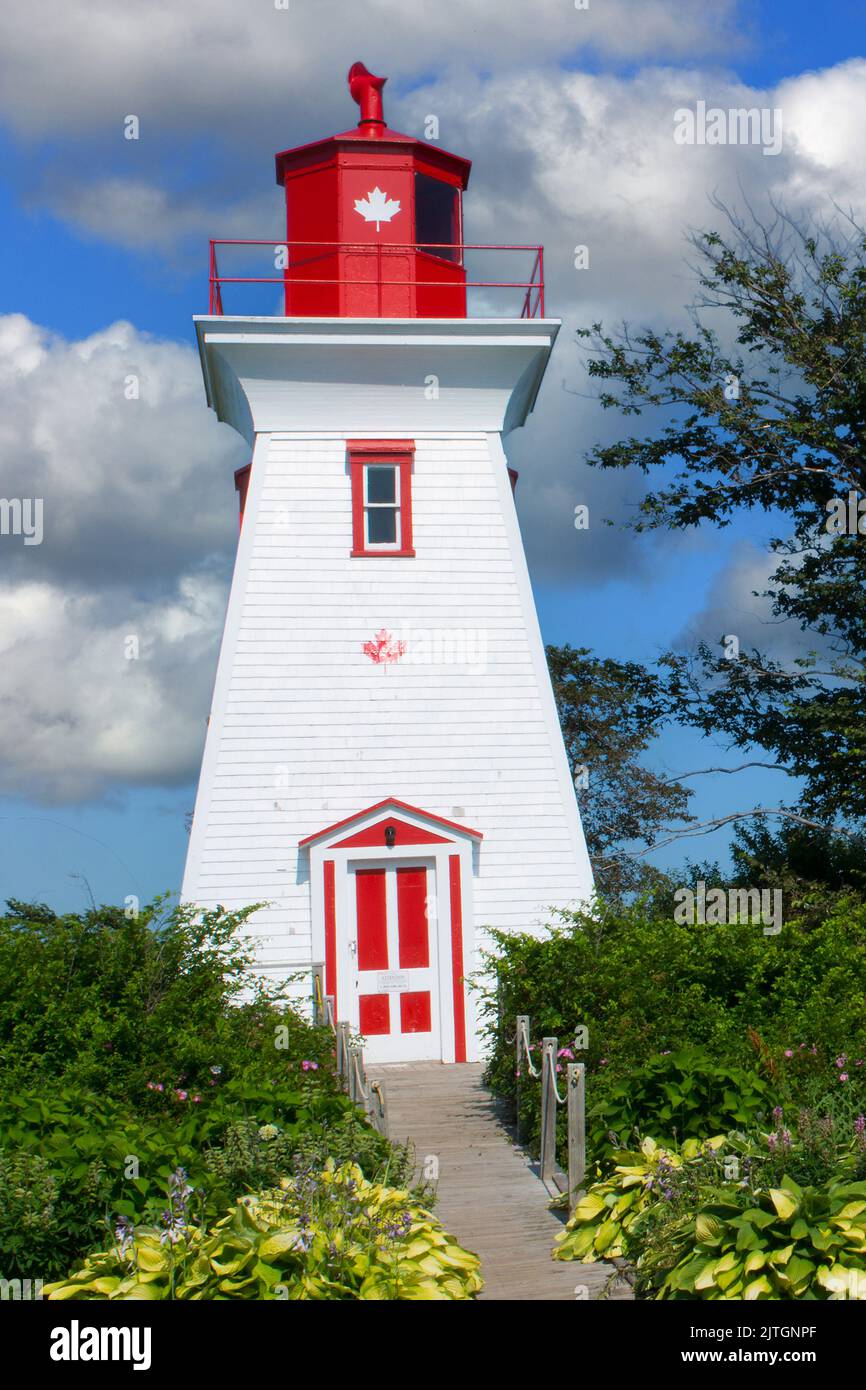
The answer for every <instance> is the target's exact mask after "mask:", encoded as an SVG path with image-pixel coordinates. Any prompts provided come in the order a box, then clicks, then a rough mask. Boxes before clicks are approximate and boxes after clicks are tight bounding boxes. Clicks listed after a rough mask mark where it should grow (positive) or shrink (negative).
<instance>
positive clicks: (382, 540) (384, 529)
mask: <svg viewBox="0 0 866 1390" xmlns="http://www.w3.org/2000/svg"><path fill="white" fill-rule="evenodd" d="M396 539H397V508H396V507H371V508H370V510H369V511H368V512H367V544H368V545H393V544H394V542H395V541H396Z"/></svg>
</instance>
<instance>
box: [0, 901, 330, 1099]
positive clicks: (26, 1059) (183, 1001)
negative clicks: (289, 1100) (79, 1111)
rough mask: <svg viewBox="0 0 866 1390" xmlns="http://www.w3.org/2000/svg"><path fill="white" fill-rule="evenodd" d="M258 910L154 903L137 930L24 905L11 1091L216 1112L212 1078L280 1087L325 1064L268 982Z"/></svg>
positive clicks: (322, 1048)
mask: <svg viewBox="0 0 866 1390" xmlns="http://www.w3.org/2000/svg"><path fill="white" fill-rule="evenodd" d="M252 910H253V909H252V908H248V909H244V910H243V911H240V912H226V911H225V910H224V909H222V908H216V909H214V910H213V911H210V912H197V911H195V910H194V909H192V908H191V907H188V906H184V907H175V908H173V909H171V910H169V909H167V908H166V906H165V904H164V903H162V902H157V903H154V904H151V905H149V906H147V907H144V908H143V909H142V910H141V912H140V913H139V914H138V915H137V916H131V917H127V916H126V915H125V914H124V912H123V911H122V910H121V909H119V908H112V907H101V908H98V909H93V910H92V911H90V912H87V913H85V914H83V915H72V914H69V915H66V916H55V915H54V914H52V913H50V911H49V910H48V909H46V908H44V907H40V906H38V905H37V906H36V907H30V906H27V905H24V904H21V903H13V904H12V905H11V911H10V913H9V915H7V916H6V917H3V918H0V1081H2V1082H3V1084H4V1087H6V1088H8V1087H13V1086H20V1087H27V1086H35V1085H38V1084H39V1083H40V1082H42V1081H43V1080H51V1081H60V1080H63V1079H67V1080H68V1081H70V1082H72V1083H74V1084H75V1085H77V1086H83V1087H85V1088H86V1089H92V1090H94V1091H97V1092H99V1094H100V1095H110V1096H116V1097H118V1098H126V1097H135V1098H136V1103H137V1098H138V1097H142V1098H144V1093H145V1089H146V1087H147V1083H148V1081H150V1082H152V1083H159V1084H162V1085H164V1086H165V1088H166V1090H168V1091H172V1092H174V1091H175V1090H179V1091H181V1092H186V1093H187V1094H188V1095H189V1096H192V1095H194V1094H200V1095H201V1096H202V1098H203V1100H202V1103H204V1104H206V1103H207V1101H208V1097H209V1093H210V1092H211V1091H212V1090H213V1089H214V1085H215V1083H214V1071H213V1069H214V1068H217V1069H218V1074H219V1075H221V1076H222V1077H224V1078H225V1079H232V1078H249V1077H255V1078H256V1079H257V1080H259V1081H264V1080H268V1081H270V1080H271V1079H275V1080H276V1079H284V1077H285V1070H286V1064H287V1062H290V1061H292V1060H293V1059H300V1058H302V1057H303V1058H309V1059H311V1060H314V1061H317V1062H324V1061H325V1058H326V1057H327V1055H328V1042H327V1039H325V1038H324V1036H323V1034H322V1032H321V1030H314V1029H311V1028H310V1027H309V1026H308V1025H307V1024H305V1023H304V1021H303V1020H302V1019H301V1018H300V1017H299V1016H298V1015H297V1014H296V1013H295V1011H293V1010H291V1009H289V1008H288V1007H287V1006H286V1005H285V1004H284V1003H283V1002H282V1001H281V1000H280V998H279V991H274V990H270V989H268V988H266V987H265V986H264V985H263V984H262V983H261V982H260V981H258V982H257V979H256V976H255V971H254V961H253V956H252V946H251V944H250V943H249V941H248V940H247V939H246V938H245V937H244V935H243V925H244V923H245V921H246V919H247V917H248V916H249V914H250V912H251V911H252ZM281 1029H282V1030H283V1031H282V1032H280V1030H281ZM278 1039H279V1044H280V1045H279V1046H277V1045H276V1043H277V1040H278Z"/></svg>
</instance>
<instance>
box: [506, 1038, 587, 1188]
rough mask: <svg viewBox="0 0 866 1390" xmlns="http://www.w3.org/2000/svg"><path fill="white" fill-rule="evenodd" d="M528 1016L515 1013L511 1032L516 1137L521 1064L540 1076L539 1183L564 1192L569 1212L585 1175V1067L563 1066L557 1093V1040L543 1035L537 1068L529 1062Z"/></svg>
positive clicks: (533, 1074)
mask: <svg viewBox="0 0 866 1390" xmlns="http://www.w3.org/2000/svg"><path fill="white" fill-rule="evenodd" d="M529 1036H530V1032H529V1016H528V1015H527V1014H518V1016H517V1028H516V1031H515V1037H514V1042H515V1052H516V1059H517V1068H516V1075H517V1138H518V1142H519V1140H520V1112H521V1090H522V1086H521V1083H522V1081H523V1068H524V1064H525V1067H526V1072H527V1073H528V1075H529V1076H530V1077H532V1078H533V1079H535V1080H537V1079H538V1077H539V1076H540V1077H541V1134H540V1138H541V1144H540V1153H539V1161H538V1168H539V1175H540V1177H541V1180H542V1182H545V1183H550V1182H553V1183H554V1184H555V1185H556V1186H557V1187H558V1188H559V1190H560V1191H561V1192H562V1191H565V1192H567V1194H568V1209H569V1211H572V1210H573V1209H574V1207H575V1205H576V1203H577V1199H578V1195H579V1192H580V1188H581V1186H582V1184H583V1180H584V1178H585V1176H586V1067H585V1065H584V1063H583V1062H569V1063H568V1064H567V1067H566V1076H565V1095H561V1094H560V1090H559V1086H558V1085H557V1081H556V1076H557V1067H558V1066H559V1060H558V1058H559V1039H558V1038H551V1037H548V1038H543V1039H542V1043H541V1071H540V1072H539V1071H538V1069H537V1068H536V1067H535V1066H534V1065H533V1062H532V1043H531V1042H530V1041H529ZM560 1105H564V1106H565V1107H566V1134H567V1151H568V1164H567V1166H568V1171H567V1173H563V1172H562V1171H561V1169H560V1168H559V1167H558V1165H557V1161H556V1113H557V1106H560Z"/></svg>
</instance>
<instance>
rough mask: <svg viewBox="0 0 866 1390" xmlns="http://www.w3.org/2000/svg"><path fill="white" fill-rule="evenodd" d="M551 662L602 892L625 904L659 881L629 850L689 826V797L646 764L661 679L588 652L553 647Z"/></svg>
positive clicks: (629, 663)
mask: <svg viewBox="0 0 866 1390" xmlns="http://www.w3.org/2000/svg"><path fill="white" fill-rule="evenodd" d="M547 661H548V666H549V669H550V676H551V680H552V682H553V693H554V697H555V699H556V708H557V712H558V714H559V722H560V725H561V727H562V733H563V737H564V739H565V748H566V753H567V755H568V761H569V766H570V768H571V773H572V777H573V779H574V784H575V789H576V791H577V798H578V803H579V805H580V809H581V815H582V818H583V829H584V833H585V835H586V841H587V847H588V849H589V856H590V859H591V861H592V864H593V870H594V872H595V876H596V886H597V888H598V889H599V891H600V892H601V893H602V894H604V895H605V896H612V897H621V896H622V894H623V893H626V892H629V891H632V890H634V889H636V888H639V887H641V886H642V885H644V884H646V883H647V882H648V881H649V880H651V879H653V878H654V877H655V874H654V871H653V870H651V869H650V868H649V866H647V865H642V864H640V862H638V861H635V860H634V859H630V858H629V855H628V852H627V851H626V850H625V846H626V845H628V844H634V843H637V845H639V846H644V847H649V846H651V845H652V843H653V840H654V837H655V835H656V833H657V831H658V830H659V828H660V827H662V826H665V827H667V826H668V825H669V823H670V821H672V820H685V821H688V820H691V819H692V818H691V817H690V816H689V815H688V814H687V805H688V799H689V796H690V792H689V790H688V789H687V788H685V787H683V786H681V785H680V784H679V783H678V782H672V781H670V780H668V779H667V778H665V777H662V776H660V775H658V774H657V773H655V772H652V771H650V769H649V768H647V767H645V766H644V764H643V762H642V761H641V757H642V754H643V753H645V751H646V750H647V748H648V747H649V745H650V744H651V742H652V741H653V739H654V737H655V733H656V725H657V720H658V678H657V677H655V676H653V675H652V674H651V673H650V672H648V671H647V670H646V669H645V668H644V667H643V666H641V665H639V664H638V663H637V662H632V661H626V662H622V661H614V660H612V659H610V658H608V659H602V658H600V657H597V656H594V655H593V653H592V652H591V651H589V650H588V649H587V648H586V647H578V648H575V647H571V646H565V647H548V648H547Z"/></svg>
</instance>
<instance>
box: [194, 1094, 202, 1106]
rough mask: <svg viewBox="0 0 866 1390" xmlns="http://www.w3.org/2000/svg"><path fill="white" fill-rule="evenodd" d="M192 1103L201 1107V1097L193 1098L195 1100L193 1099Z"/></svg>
mask: <svg viewBox="0 0 866 1390" xmlns="http://www.w3.org/2000/svg"><path fill="white" fill-rule="evenodd" d="M192 1103H193V1105H200V1104H201V1096H193V1098H192Z"/></svg>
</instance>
